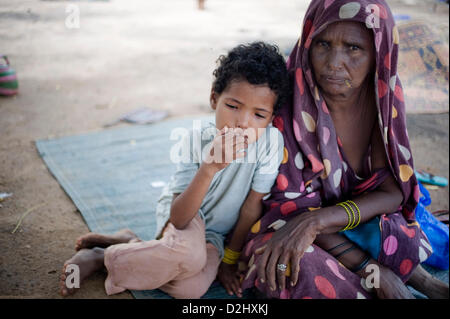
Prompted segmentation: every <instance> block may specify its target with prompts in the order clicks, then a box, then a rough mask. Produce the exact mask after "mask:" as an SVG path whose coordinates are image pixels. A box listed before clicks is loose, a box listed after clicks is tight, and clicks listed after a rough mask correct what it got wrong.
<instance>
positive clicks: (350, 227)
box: [342, 202, 356, 229]
mask: <svg viewBox="0 0 450 319" xmlns="http://www.w3.org/2000/svg"><path fill="white" fill-rule="evenodd" d="M342 204H344V205H345V206H347V207H348V208H350V210H351V211H352V218H353V220H352V224H351V225H350V226H349V227H348V229H353V228H354V224H355V220H356V218H355V211H354V210H353V207H352V206H351V205H350V204H349V203H347V202H343V203H342Z"/></svg>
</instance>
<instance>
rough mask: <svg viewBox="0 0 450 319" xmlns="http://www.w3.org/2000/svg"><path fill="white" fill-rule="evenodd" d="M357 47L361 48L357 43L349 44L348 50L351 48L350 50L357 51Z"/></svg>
mask: <svg viewBox="0 0 450 319" xmlns="http://www.w3.org/2000/svg"><path fill="white" fill-rule="evenodd" d="M359 49H361V48H360V47H359V46H357V45H350V50H352V51H358V50H359Z"/></svg>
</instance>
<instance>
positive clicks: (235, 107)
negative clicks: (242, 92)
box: [225, 104, 237, 110]
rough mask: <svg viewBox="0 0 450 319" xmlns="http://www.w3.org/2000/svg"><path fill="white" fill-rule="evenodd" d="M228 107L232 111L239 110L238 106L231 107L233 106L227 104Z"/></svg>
mask: <svg viewBox="0 0 450 319" xmlns="http://www.w3.org/2000/svg"><path fill="white" fill-rule="evenodd" d="M225 105H226V106H228V107H229V108H230V109H233V110H235V109H237V106H234V105H231V104H225Z"/></svg>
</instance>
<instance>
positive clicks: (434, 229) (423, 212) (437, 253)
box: [415, 182, 449, 270]
mask: <svg viewBox="0 0 450 319" xmlns="http://www.w3.org/2000/svg"><path fill="white" fill-rule="evenodd" d="M418 183H419V187H420V192H421V193H422V195H423V196H421V197H420V199H419V204H418V205H417V207H416V211H415V212H416V220H417V222H418V223H419V225H420V227H421V228H422V230H423V232H424V233H425V234H426V235H427V237H428V240H429V242H430V244H431V247H432V248H433V253H432V254H431V256H430V257H429V258H428V259H427V260H425V261H424V264H427V265H429V266H432V267H435V268H439V269H443V270H447V269H448V263H449V254H448V244H449V235H448V227H447V226H446V225H445V224H444V223H442V222H441V221H439V220H437V219H436V217H434V216H433V214H431V213H430V212H429V211H428V210H427V209H426V208H425V207H426V206H428V205H430V203H431V197H430V193H429V192H428V190H427V189H426V188H425V187H424V186H423V185H422V184H421V183H420V182H418Z"/></svg>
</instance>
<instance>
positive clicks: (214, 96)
mask: <svg viewBox="0 0 450 319" xmlns="http://www.w3.org/2000/svg"><path fill="white" fill-rule="evenodd" d="M209 102H210V104H211V108H212V109H213V110H214V111H215V110H216V107H217V93H216V92H215V91H214V89H211V95H210V97H209Z"/></svg>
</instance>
